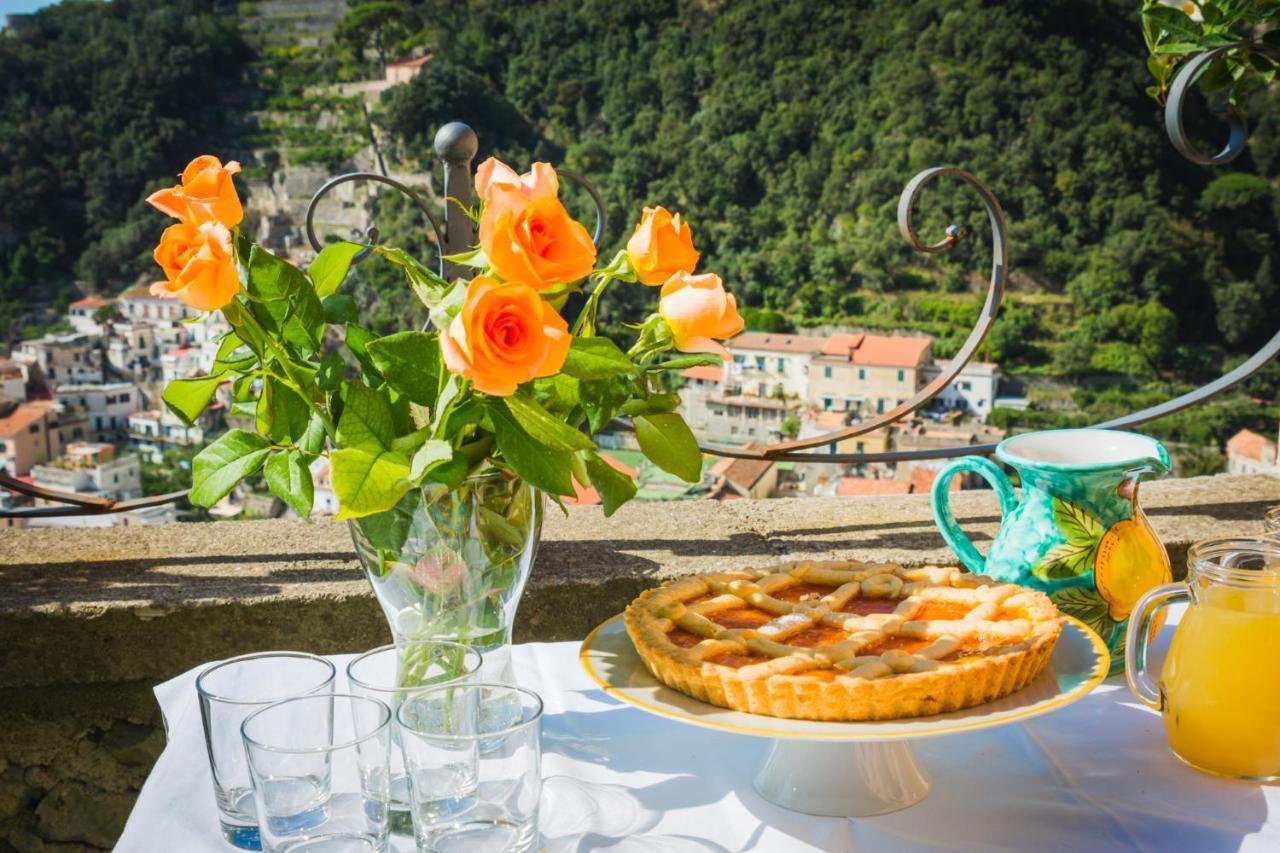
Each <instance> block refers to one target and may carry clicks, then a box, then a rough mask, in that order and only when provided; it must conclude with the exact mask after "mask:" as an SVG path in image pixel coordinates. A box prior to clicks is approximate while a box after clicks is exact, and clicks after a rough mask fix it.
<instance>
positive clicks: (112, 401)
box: [53, 382, 146, 442]
mask: <svg viewBox="0 0 1280 853" xmlns="http://www.w3.org/2000/svg"><path fill="white" fill-rule="evenodd" d="M53 399H54V401H55V402H57V403H61V404H62V405H64V406H68V407H75V406H79V407H80V408H81V409H82V410H83V411H84V414H85V417H86V419H87V420H88V427H89V430H90V432H91V433H92V435H93V440H94V441H105V442H113V441H121V440H123V439H124V437H125V433H126V432H127V430H128V428H129V416H130V415H132V414H133V413H134V412H139V411H142V409H144V408H146V405H145V403H144V401H143V398H142V391H141V389H139V388H138V386H137V385H135V384H134V383H132V382H98V383H93V384H88V383H85V384H80V385H59V386H58V388H57V390H56V391H54V392H53Z"/></svg>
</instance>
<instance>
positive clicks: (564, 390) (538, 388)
mask: <svg viewBox="0 0 1280 853" xmlns="http://www.w3.org/2000/svg"><path fill="white" fill-rule="evenodd" d="M579 385H580V383H579V381H578V380H577V379H574V378H573V377H572V376H565V375H564V374H563V373H556V374H554V375H552V376H544V377H542V378H541V379H535V380H533V391H534V394H536V395H537V398H538V400H540V401H541V402H542V407H543V408H544V409H546V410H547V411H548V412H551V413H552V414H555V415H560V416H561V417H562V418H565V419H567V416H568V415H569V413H570V412H572V411H573V410H574V409H575V408H576V407H577V405H578V402H579V401H580V400H581V397H580V396H579V394H580V388H579Z"/></svg>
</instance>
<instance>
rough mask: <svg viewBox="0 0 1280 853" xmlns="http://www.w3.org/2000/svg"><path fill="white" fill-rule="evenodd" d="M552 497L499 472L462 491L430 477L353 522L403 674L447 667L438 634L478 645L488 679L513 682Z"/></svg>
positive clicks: (410, 679)
mask: <svg viewBox="0 0 1280 853" xmlns="http://www.w3.org/2000/svg"><path fill="white" fill-rule="evenodd" d="M542 509H543V496H542V493H541V492H539V491H538V490H536V489H534V488H532V487H531V486H529V485H528V484H527V483H525V482H524V481H523V480H520V479H518V478H514V477H511V476H508V475H506V474H503V473H502V472H499V471H490V472H486V473H484V474H479V475H476V476H473V477H469V478H467V479H466V480H464V481H463V482H462V483H461V484H460V485H459V486H458V487H457V488H453V489H450V488H449V487H447V486H443V485H440V484H438V483H427V484H426V485H424V486H422V487H421V488H419V489H414V490H411V491H410V492H409V493H408V494H406V495H405V496H404V498H403V499H401V501H400V503H398V504H397V505H396V506H395V507H394V508H393V509H391V510H388V511H387V512H383V513H379V514H377V515H371V516H366V517H364V518H359V519H354V520H352V521H351V522H350V527H351V536H352V539H354V540H355V546H356V554H357V556H358V557H359V558H360V563H361V565H362V566H363V567H364V571H365V575H366V577H368V579H369V583H370V585H372V587H373V592H374V595H375V596H377V599H378V604H379V605H381V607H382V612H383V614H384V615H385V616H386V618H387V623H388V624H389V625H390V628H391V636H392V639H393V640H394V642H395V644H396V648H397V649H398V650H399V654H400V673H399V681H400V683H401V684H406V685H413V684H417V683H419V682H420V680H421V678H420V676H421V673H422V671H424V670H425V669H426V668H428V667H430V666H433V665H434V666H438V665H439V661H435V660H433V659H432V657H431V654H430V650H431V648H432V645H431V643H432V641H438V640H449V641H452V642H457V643H462V644H464V645H467V646H471V647H472V648H474V649H476V650H477V651H479V652H480V654H481V656H482V657H483V663H482V665H481V671H480V673H479V677H480V678H482V679H483V680H485V681H499V682H503V683H508V684H513V683H514V682H515V678H514V674H513V673H512V671H511V627H512V625H513V624H514V622H515V617H516V607H517V606H518V605H519V603H520V596H521V594H522V593H523V592H524V586H525V582H526V581H527V580H528V579H529V573H530V571H532V569H533V560H534V556H535V553H536V551H537V548H538V539H539V537H540V536H541V533H542Z"/></svg>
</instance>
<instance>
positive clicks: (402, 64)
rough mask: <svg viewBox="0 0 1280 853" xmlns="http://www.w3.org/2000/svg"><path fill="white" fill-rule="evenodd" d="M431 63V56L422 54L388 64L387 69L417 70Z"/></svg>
mask: <svg viewBox="0 0 1280 853" xmlns="http://www.w3.org/2000/svg"><path fill="white" fill-rule="evenodd" d="M430 61H431V54H429V53H427V54H423V55H422V56H418V57H414V58H413V59H401V60H400V61H399V62H388V63H387V67H388V68H419V67H421V66H423V65H426V64H427V63H428V62H430Z"/></svg>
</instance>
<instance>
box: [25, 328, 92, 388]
mask: <svg viewBox="0 0 1280 853" xmlns="http://www.w3.org/2000/svg"><path fill="white" fill-rule="evenodd" d="M13 357H14V358H15V359H16V360H18V361H22V362H26V363H27V364H28V365H29V366H34V367H35V368H37V369H38V370H39V372H40V375H41V376H42V377H44V379H45V380H47V383H48V384H49V385H50V386H52V387H57V386H58V385H75V384H79V383H84V382H101V381H102V353H101V350H100V349H99V341H98V338H96V337H95V336H93V335H88V334H84V333H81V332H72V333H67V334H60V335H45V336H44V337H41V338H35V339H33V340H29V341H22V342H21V343H19V344H18V345H17V347H16V348H15V349H14V351H13Z"/></svg>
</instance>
